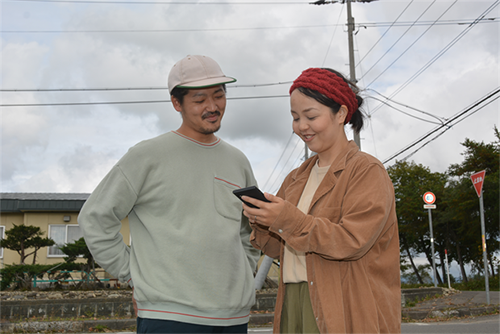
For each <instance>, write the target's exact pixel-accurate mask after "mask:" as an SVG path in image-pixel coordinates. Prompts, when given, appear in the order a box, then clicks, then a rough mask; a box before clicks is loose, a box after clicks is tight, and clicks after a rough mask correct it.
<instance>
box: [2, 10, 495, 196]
mask: <svg viewBox="0 0 500 334" xmlns="http://www.w3.org/2000/svg"><path fill="white" fill-rule="evenodd" d="M408 4H409V2H408V1H391V2H384V1H378V2H373V3H369V4H361V3H355V4H353V6H352V7H353V15H354V16H355V20H356V23H363V22H392V21H393V20H395V19H396V17H397V16H398V15H399V14H401V13H402V12H403V10H404V9H405V8H406V7H407V6H408ZM430 4H431V3H430V2H427V1H425V2H423V1H416V2H412V3H411V5H410V6H409V7H408V8H407V9H406V11H405V12H404V14H403V15H402V16H401V18H400V20H399V21H400V22H412V21H414V20H416V19H417V17H418V16H419V15H420V14H421V13H423V12H424V11H425V10H426V8H427V7H429V6H430ZM451 5H452V3H451V2H449V1H437V2H435V3H434V4H433V5H432V6H431V7H430V8H429V9H428V10H427V12H426V13H425V14H424V16H422V18H421V21H433V20H435V19H436V18H438V17H439V15H441V14H442V13H444V11H445V10H446V9H447V8H448V7H450V6H451ZM489 6H490V3H487V2H457V3H456V4H455V5H453V6H451V8H450V9H449V10H448V11H447V12H446V14H445V15H444V16H443V18H442V19H443V20H465V19H474V18H476V17H479V16H480V15H481V13H483V12H484V11H485V10H486V9H487V8H488V7H489ZM28 12H29V15H25V14H26V13H28ZM491 15H494V13H493V12H492V13H490V15H489V16H491ZM3 17H4V18H5V19H4V22H3V29H4V30H28V29H29V30H71V31H75V30H80V31H86V32H80V33H52V34H45V33H40V34H37V33H32V34H3V36H2V42H3V43H2V56H3V61H2V86H3V87H4V88H120V87H121V88H130V87H143V88H148V87H154V88H158V87H166V78H167V75H168V72H169V70H170V68H171V67H172V65H173V64H174V63H175V62H176V61H178V60H180V59H181V58H182V57H184V56H186V55H188V54H205V55H208V56H211V57H213V58H214V59H216V60H217V61H218V62H219V64H220V65H221V67H222V69H223V71H224V72H225V73H226V74H227V75H230V76H234V77H236V78H237V79H238V81H237V83H235V84H231V85H228V97H229V98H230V100H229V101H228V106H227V110H226V114H225V116H224V121H223V124H222V128H221V131H220V132H219V133H218V135H220V136H221V137H222V138H224V139H226V140H227V141H228V142H230V143H232V144H234V145H235V146H237V147H238V148H240V149H241V150H242V151H243V152H244V153H245V154H247V156H248V157H249V160H250V161H251V163H252V165H253V167H254V169H255V174H256V176H257V177H258V181H259V184H261V185H264V184H266V183H268V184H267V187H269V188H267V189H264V190H267V191H269V190H274V188H276V187H277V186H278V185H279V183H280V181H281V180H282V178H283V176H284V175H286V173H287V172H289V171H290V170H291V169H292V168H293V167H295V166H297V165H298V164H300V162H301V154H303V144H302V143H300V142H299V141H297V139H296V138H294V137H292V138H294V139H292V140H290V142H289V139H290V137H291V116H290V111H289V109H290V106H289V99H288V98H287V97H272V98H263V97H269V96H287V94H288V88H289V86H290V84H289V83H287V84H276V83H279V82H289V81H292V80H294V79H295V78H296V77H297V76H298V75H299V74H300V73H301V71H303V70H304V69H306V68H309V67H313V66H327V67H331V68H335V69H337V70H339V71H341V72H343V73H345V74H347V75H349V66H348V49H347V47H348V44H347V34H346V30H345V26H344V24H345V21H346V12H345V6H344V5H341V4H335V5H328V6H312V5H258V6H257V5H125V4H86V5H82V4H51V3H44V4H42V3H37V4H30V5H29V6H28V5H27V4H23V3H5V4H3ZM337 23H340V24H342V25H341V26H338V27H336V26H335V24H337ZM497 24H498V23H480V24H477V25H476V26H474V27H473V28H472V29H470V31H469V32H468V33H467V34H466V35H464V37H463V38H461V39H460V40H457V42H456V44H455V45H453V46H452V47H451V48H450V49H449V50H448V51H447V52H446V53H444V54H443V55H441V56H439V57H438V58H437V59H436V61H435V62H434V63H433V64H432V65H430V66H429V67H428V68H427V69H425V70H423V71H422V73H421V74H420V75H419V76H418V77H417V78H415V79H414V80H413V81H411V82H408V85H407V87H406V88H405V89H403V90H401V91H399V93H398V94H397V95H395V96H393V99H394V100H396V101H398V102H401V103H403V104H405V105H408V106H411V107H414V108H418V109H420V110H423V111H426V112H429V113H432V114H434V115H436V116H439V117H443V118H449V117H452V116H453V115H455V114H456V113H458V112H459V111H461V110H464V109H465V108H466V107H467V106H469V105H471V104H472V103H474V102H475V101H477V100H478V99H480V98H481V97H482V96H484V95H485V94H486V93H487V92H489V91H491V90H492V89H494V88H495V87H498V86H499V85H498V68H499V64H498V43H499V42H498V41H499V38H498V37H499V36H498V34H499V31H498V29H496V27H497ZM298 26H301V28H298ZM279 27H281V28H279ZM249 28H252V29H249ZM427 28H428V26H418V27H417V26H415V27H413V28H411V29H409V30H408V26H399V27H397V26H394V27H392V28H391V29H390V30H388V31H387V32H386V30H387V29H388V27H387V26H385V27H369V28H366V29H365V28H363V27H358V29H357V30H356V35H355V58H356V64H357V65H358V66H357V67H356V77H357V78H358V79H360V81H359V82H358V85H359V86H360V87H361V88H366V87H367V86H368V84H369V83H370V82H371V81H373V80H374V79H375V78H376V77H377V76H378V75H379V74H381V73H382V72H384V71H385V72H384V73H383V74H382V75H381V76H380V78H378V79H377V80H376V81H375V82H374V83H373V84H372V85H371V86H370V87H369V88H373V89H375V90H377V91H378V92H380V93H382V94H384V95H386V96H390V95H391V94H393V93H394V92H396V91H398V90H399V88H400V87H401V85H402V84H403V83H405V82H407V81H408V80H410V78H412V76H414V75H415V74H416V73H418V72H419V71H421V70H422V68H423V67H424V66H426V64H427V63H428V62H429V61H431V60H432V59H433V57H435V56H437V55H438V53H439V52H440V51H441V50H442V49H443V48H444V47H445V46H446V45H448V43H450V42H452V41H453V39H454V38H456V37H457V36H459V34H460V33H461V32H463V31H464V30H465V29H467V25H458V24H455V25H440V26H437V25H436V26H433V27H432V28H430V29H429V31H428V32H426V33H425V34H424V35H422V33H423V32H424V31H425V30H426V29H427ZM91 30H94V31H105V30H128V32H127V33H118V32H107V33H105V32H89V31H91ZM142 30H155V32H148V33H145V32H141V31H142ZM166 30H169V31H166ZM174 30H177V31H174ZM181 30H182V31H181ZM407 30H408V31H407ZM406 31H407V32H406ZM384 34H385V35H384ZM421 35H422V37H420V39H419V40H418V41H417V40H416V39H417V38H419V36H421ZM382 36H383V37H382ZM399 38H400V39H401V40H400V41H399V42H398V43H397V44H395V46H394V47H393V48H392V49H391V50H390V51H389V52H388V54H387V55H385V56H383V55H384V53H385V52H386V51H387V50H388V49H389V47H391V46H392V45H393V44H394V43H395V42H396V40H397V39H399ZM379 39H380V42H379V43H378V44H377V45H375V43H376V42H377V41H379ZM412 43H414V45H413V46H412V47H411V48H410V49H409V50H408V51H407V52H406V53H405V54H404V55H401V54H402V52H403V51H404V50H405V49H406V48H408V47H409V46H410V45H411V44H412ZM372 47H373V50H372V51H371V52H370V53H369V54H368V51H369V50H370V49H372ZM365 56H366V57H365ZM398 57H400V58H399V59H397V58H398ZM361 59H362V61H361V62H360V60H361ZM393 62H394V64H392V63H393ZM358 63H359V64H358ZM391 64H392V65H391ZM372 67H373V69H372V70H370V71H368V70H369V69H370V68H372ZM272 83H274V84H275V85H269V86H263V87H262V86H258V87H253V86H252V85H256V84H272ZM364 94H365V95H366V96H377V95H376V94H375V93H374V92H371V91H366V92H364ZM244 97H253V98H251V99H241V98H244ZM255 97H261V98H255ZM169 98H170V97H169V96H168V92H167V91H166V90H139V91H137V90H130V91H106V90H100V91H90V90H87V91H77V92H50V93H49V92H29V93H28V92H18V93H7V92H4V93H3V96H2V100H3V102H2V103H62V102H84V103H89V102H103V101H111V102H116V101H148V102H152V101H165V100H169ZM399 108H401V109H403V110H404V111H406V112H410V113H411V114H412V115H415V116H418V117H423V118H426V119H428V120H433V121H434V119H433V118H431V117H428V116H424V115H423V114H421V113H418V112H416V111H414V110H411V109H408V108H405V107H403V106H399ZM365 111H366V112H367V113H368V114H369V116H370V117H369V118H368V119H367V125H366V127H365V129H364V130H363V131H362V133H361V138H362V149H363V150H365V151H367V152H368V153H371V154H373V155H376V156H377V157H378V158H379V159H381V160H383V159H385V158H387V157H389V156H391V155H392V154H394V153H395V152H397V151H399V150H400V149H402V148H403V147H405V146H406V145H408V144H409V143H411V142H413V141H414V140H415V139H417V138H419V137H420V136H422V135H423V134H425V133H427V132H429V131H431V130H432V129H434V128H435V127H436V125H435V124H430V123H426V122H422V121H420V120H416V119H414V118H411V117H408V116H407V115H404V114H402V113H400V112H398V111H396V110H394V109H392V108H389V107H387V106H384V105H381V104H380V102H378V101H376V100H374V99H371V98H367V99H366V107H365ZM1 112H2V125H1V126H2V162H1V164H2V166H1V167H2V191H21V190H22V191H74V192H81V191H91V190H92V189H93V187H95V185H96V184H97V182H98V180H99V178H102V177H103V176H104V175H105V173H106V171H107V169H109V168H111V166H112V165H113V163H114V162H116V161H117V160H118V159H119V158H120V157H121V156H122V155H123V154H124V153H125V152H126V151H127V149H128V148H129V147H130V146H132V145H134V144H136V143H137V142H139V141H141V140H144V139H147V138H151V137H154V136H156V135H159V134H160V133H163V132H166V131H170V130H174V129H177V128H178V127H179V126H180V124H181V118H180V116H179V114H178V113H177V112H176V111H175V110H174V109H173V108H172V106H171V105H170V103H167V102H161V103H142V104H135V103H129V104H126V103H124V104H110V105H82V106H61V107H56V106H47V107H16V108H2V111H1ZM493 124H498V102H495V103H493V104H491V105H490V106H488V107H485V108H484V109H482V110H480V111H478V112H477V113H475V114H474V115H472V116H470V117H469V118H467V119H466V120H464V121H463V122H461V123H459V124H457V125H455V126H454V127H452V128H450V129H449V130H448V131H447V132H446V133H445V134H444V135H442V136H441V137H439V138H438V139H436V140H434V141H432V142H430V143H429V144H428V145H427V146H425V148H424V149H422V150H420V151H418V152H417V153H415V154H414V155H413V156H411V157H410V159H413V160H415V161H416V162H417V163H422V164H424V165H426V166H429V167H430V168H431V170H432V171H444V170H446V168H447V167H448V166H449V165H450V164H451V163H457V162H460V161H461V159H462V157H461V155H460V153H461V152H462V150H463V148H462V147H461V145H460V142H463V141H464V140H465V138H470V139H472V140H477V141H485V142H490V141H493V140H494V137H493V130H492V126H493ZM347 134H348V137H352V131H350V130H349V129H347ZM287 143H288V145H287ZM411 152H412V151H409V152H408V153H411ZM282 155H283V160H282V161H281V162H279V163H278V159H279V158H280V156H282ZM404 156H406V155H405V154H403V155H401V156H399V157H398V159H401V158H403V157H404ZM288 157H289V158H288ZM275 167H276V168H275ZM270 175H271V176H272V177H271V180H269V182H267V180H268V179H269V176H270ZM271 188H273V189H271Z"/></svg>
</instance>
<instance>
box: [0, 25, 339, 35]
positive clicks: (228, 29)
mask: <svg viewBox="0 0 500 334" xmlns="http://www.w3.org/2000/svg"><path fill="white" fill-rule="evenodd" d="M333 26H335V25H333V24H326V25H325V24H320V25H307V26H281V27H250V28H198V29H154V30H146V29H143V30H138V29H134V30H1V31H0V32H1V33H10V34H12V33H16V34H23V33H30V34H76V33H86V34H88V33H99V34H103V33H126V34H130V33H178V32H213V31H246V30H277V29H310V28H327V27H333Z"/></svg>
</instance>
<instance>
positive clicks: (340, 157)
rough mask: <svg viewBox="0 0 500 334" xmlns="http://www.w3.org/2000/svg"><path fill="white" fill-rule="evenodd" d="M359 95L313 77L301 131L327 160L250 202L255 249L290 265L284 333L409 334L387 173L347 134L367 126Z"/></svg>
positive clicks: (295, 94)
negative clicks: (404, 323)
mask: <svg viewBox="0 0 500 334" xmlns="http://www.w3.org/2000/svg"><path fill="white" fill-rule="evenodd" d="M362 102H363V100H362V98H361V97H359V96H357V88H356V86H355V85H353V84H351V83H349V82H348V81H347V80H346V79H345V78H344V77H343V76H342V75H341V74H340V73H338V72H336V71H333V70H331V69H321V68H310V69H308V70H305V71H304V72H302V74H301V75H300V76H299V77H298V78H297V79H296V80H295V81H294V83H293V85H292V87H291V88H290V104H291V113H292V117H293V131H294V132H295V133H296V134H297V135H298V136H299V137H300V138H301V139H302V140H303V141H304V142H305V143H306V144H307V146H308V147H309V149H310V150H311V151H313V152H316V153H317V154H316V155H314V156H313V157H311V158H309V159H308V160H306V161H305V162H304V163H303V164H302V165H301V166H300V167H299V168H297V169H295V170H293V171H292V172H291V173H290V174H289V175H288V176H287V177H286V179H285V181H284V182H283V184H282V186H281V188H280V190H279V191H278V194H277V195H276V196H273V195H270V194H267V193H266V194H265V195H266V198H267V199H268V200H269V201H271V202H270V203H265V202H262V201H259V200H255V199H252V198H249V197H244V198H243V199H244V200H246V201H248V202H250V203H251V204H254V205H255V206H257V208H251V207H249V206H247V205H245V204H243V208H244V214H245V215H246V216H247V217H248V218H249V219H250V223H251V226H252V228H253V232H252V235H251V242H252V244H253V245H254V246H255V247H256V248H258V249H261V250H262V251H263V252H264V253H265V254H266V255H268V256H270V257H272V258H279V259H280V263H281V275H280V285H279V291H278V297H277V301H276V308H275V319H274V332H275V333H398V332H400V331H401V284H400V274H399V237H398V225H397V220H396V211H395V198H394V189H393V187H392V182H391V180H390V178H389V176H388V175H387V172H386V170H385V169H384V166H383V165H382V164H381V163H380V161H378V160H377V159H375V158H374V157H372V156H370V155H368V154H366V153H363V152H361V151H359V148H358V147H357V145H356V144H355V143H354V142H353V141H349V140H348V139H347V136H346V134H345V130H344V125H345V124H347V123H349V124H351V126H352V128H353V129H354V131H358V132H359V130H360V129H361V127H362V126H363V116H362V114H361V111H360V110H359V106H361V104H362Z"/></svg>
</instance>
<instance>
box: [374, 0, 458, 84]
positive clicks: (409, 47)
mask: <svg viewBox="0 0 500 334" xmlns="http://www.w3.org/2000/svg"><path fill="white" fill-rule="evenodd" d="M457 1H458V0H455V1H454V2H453V3H452V4H451V5H450V6H449V7H448V8H446V10H445V11H444V12H443V13H442V14H441V15H440V16H439V17H438V18H437V20H436V21H435V22H437V21H439V19H440V18H441V17H443V15H444V14H446V13H447V12H448V11H449V10H450V9H451V7H453V6H454V5H455V4H456V3H457ZM433 26H434V25H431V26H429V27H428V28H427V29H425V31H424V32H423V33H422V34H420V36H418V37H417V39H416V40H414V41H413V43H411V44H410V45H409V46H408V47H407V48H406V49H405V50H404V51H403V52H402V53H401V54H400V55H399V56H398V57H397V58H396V59H395V60H394V61H393V62H392V63H391V64H390V65H389V66H387V68H386V69H385V70H383V71H382V72H381V73H380V74H379V75H378V76H377V77H376V78H375V79H373V80H372V82H370V83H369V84H368V86H367V87H370V85H371V84H372V83H374V82H375V81H377V79H378V78H380V77H381V76H382V75H383V74H384V73H385V72H386V71H387V70H388V69H389V68H391V67H392V65H394V64H395V63H396V62H397V61H398V60H399V59H401V57H403V55H404V54H405V53H406V52H407V51H408V50H410V49H411V48H412V47H413V46H414V45H415V44H416V43H417V42H418V41H419V40H420V39H421V38H422V37H423V36H424V35H425V34H426V33H427V32H428V31H429V30H430V29H431V28H432V27H433ZM372 68H373V67H372ZM365 75H366V73H365Z"/></svg>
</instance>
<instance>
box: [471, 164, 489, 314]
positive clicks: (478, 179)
mask: <svg viewBox="0 0 500 334" xmlns="http://www.w3.org/2000/svg"><path fill="white" fill-rule="evenodd" d="M485 176H486V171H485V170H483V171H480V172H477V173H474V174H472V175H471V176H470V178H471V180H472V185H473V186H474V189H475V190H476V193H477V196H478V197H479V213H480V216H481V238H482V240H481V241H482V246H483V262H484V286H485V290H486V304H487V305H489V304H490V284H489V277H488V276H489V274H488V253H486V229H485V227H484V205H483V183H484V178H485Z"/></svg>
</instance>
